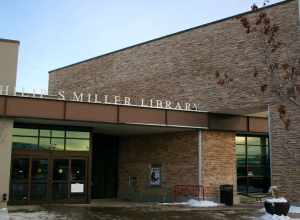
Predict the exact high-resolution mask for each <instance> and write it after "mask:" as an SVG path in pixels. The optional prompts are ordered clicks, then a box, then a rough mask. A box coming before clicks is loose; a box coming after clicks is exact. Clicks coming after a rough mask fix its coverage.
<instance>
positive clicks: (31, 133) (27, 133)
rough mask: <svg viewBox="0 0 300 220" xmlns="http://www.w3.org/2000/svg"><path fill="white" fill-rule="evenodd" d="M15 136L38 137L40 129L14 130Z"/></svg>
mask: <svg viewBox="0 0 300 220" xmlns="http://www.w3.org/2000/svg"><path fill="white" fill-rule="evenodd" d="M13 135H19V136H38V129H31V128H14V129H13Z"/></svg>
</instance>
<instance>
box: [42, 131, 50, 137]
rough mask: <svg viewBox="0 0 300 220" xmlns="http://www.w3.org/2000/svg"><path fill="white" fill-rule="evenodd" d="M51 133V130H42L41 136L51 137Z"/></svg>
mask: <svg viewBox="0 0 300 220" xmlns="http://www.w3.org/2000/svg"><path fill="white" fill-rule="evenodd" d="M50 134H51V130H45V129H41V130H40V136H42V137H50Z"/></svg>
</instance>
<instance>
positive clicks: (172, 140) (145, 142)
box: [119, 132, 198, 201]
mask: <svg viewBox="0 0 300 220" xmlns="http://www.w3.org/2000/svg"><path fill="white" fill-rule="evenodd" d="M197 146H198V135H197V132H184V133H169V134H156V135H145V136H130V137H124V138H121V139H120V146H119V196H120V197H121V198H129V199H135V200H159V201H168V200H170V199H172V194H171V192H172V189H173V187H174V186H175V185H177V184H188V185H195V184H198V147H197ZM151 165H160V166H161V172H162V173H161V176H162V182H161V187H153V186H152V187H151V186H150V185H149V179H150V167H151ZM129 176H133V177H136V178H137V186H136V187H135V188H130V186H129Z"/></svg>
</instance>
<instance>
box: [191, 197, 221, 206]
mask: <svg viewBox="0 0 300 220" xmlns="http://www.w3.org/2000/svg"><path fill="white" fill-rule="evenodd" d="M187 205H188V206H190V207H200V208H204V207H217V206H219V204H218V203H215V202H212V201H205V200H200V201H199V200H195V199H190V200H189V201H188V202H187Z"/></svg>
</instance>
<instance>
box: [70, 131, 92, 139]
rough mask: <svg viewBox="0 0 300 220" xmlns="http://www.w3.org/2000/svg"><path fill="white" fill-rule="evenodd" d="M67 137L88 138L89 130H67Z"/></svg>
mask: <svg viewBox="0 0 300 220" xmlns="http://www.w3.org/2000/svg"><path fill="white" fill-rule="evenodd" d="M67 138H83V139H84V138H87V139H88V138H90V133H89V132H83V131H67Z"/></svg>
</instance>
